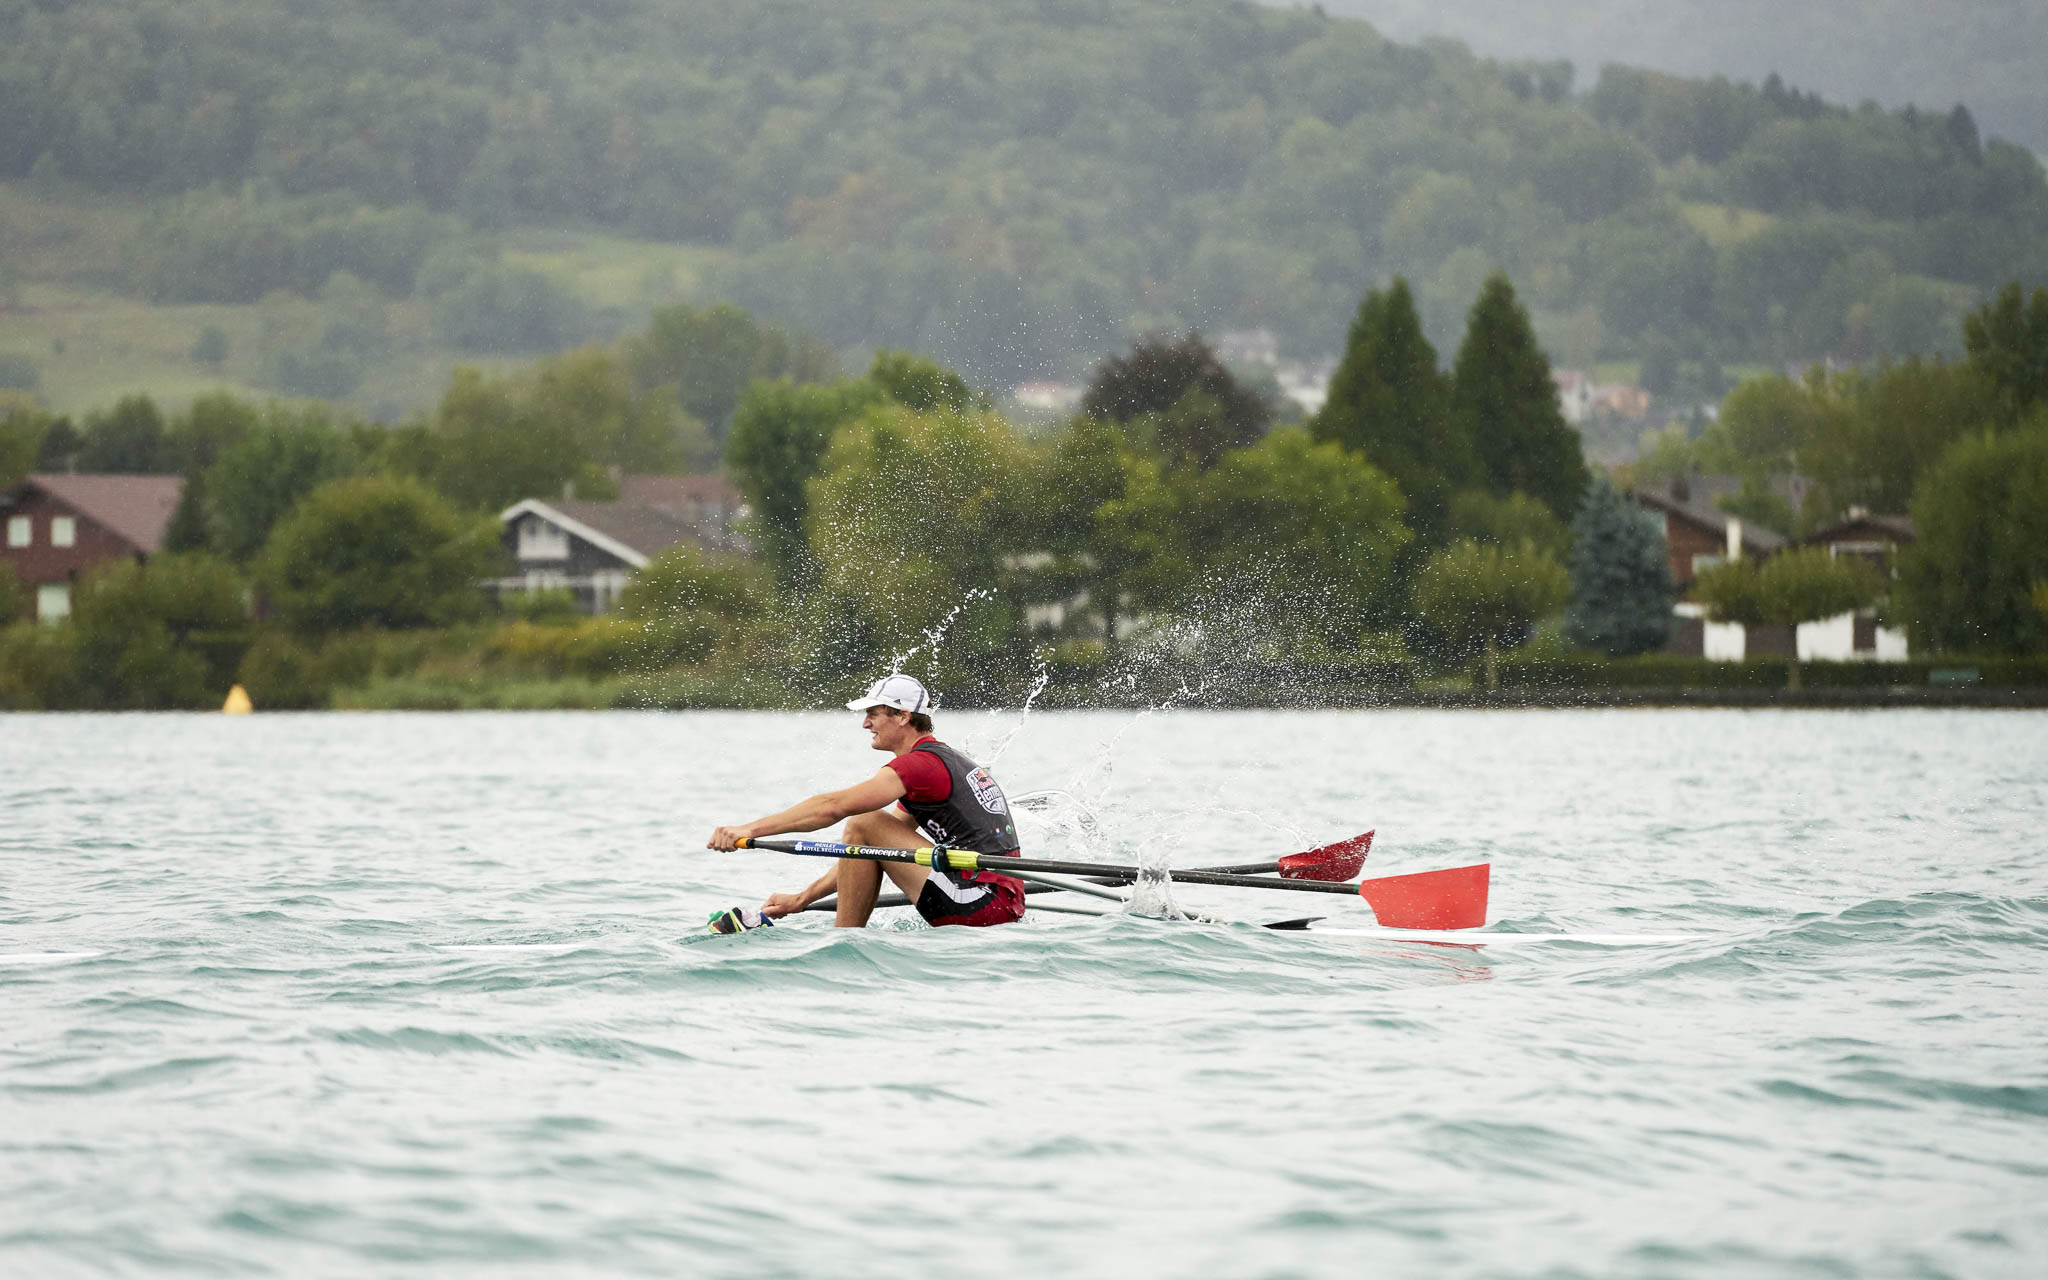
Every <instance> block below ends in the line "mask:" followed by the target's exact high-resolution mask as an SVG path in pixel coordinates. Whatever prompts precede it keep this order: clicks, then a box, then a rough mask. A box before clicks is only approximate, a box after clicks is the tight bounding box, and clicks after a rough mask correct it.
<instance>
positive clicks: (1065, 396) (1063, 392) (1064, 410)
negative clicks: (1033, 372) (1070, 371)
mask: <svg viewBox="0 0 2048 1280" xmlns="http://www.w3.org/2000/svg"><path fill="white" fill-rule="evenodd" d="M1083 390H1084V388H1081V387H1077V386H1075V385H1073V384H1072V383H1068V382H1020V383H1018V384H1017V385H1016V386H1014V387H1012V388H1010V403H1011V404H1012V405H1014V406H1015V407H1017V408H1018V409H1021V410H1023V411H1024V412H1026V413H1030V414H1036V415H1040V416H1043V417H1058V416H1060V415H1062V414H1068V413H1072V412H1073V411H1074V410H1075V409H1076V408H1077V407H1079V406H1080V403H1081V395H1082V393H1083Z"/></svg>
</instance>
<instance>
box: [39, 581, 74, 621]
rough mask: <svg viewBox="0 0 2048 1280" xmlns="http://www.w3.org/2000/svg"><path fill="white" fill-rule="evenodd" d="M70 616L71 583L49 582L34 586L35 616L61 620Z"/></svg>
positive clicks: (46, 619)
mask: <svg viewBox="0 0 2048 1280" xmlns="http://www.w3.org/2000/svg"><path fill="white" fill-rule="evenodd" d="M70 616H71V584H70V583H68V582H51V583H46V584H45V585H43V586H40V587H37V588H36V617H38V618H40V619H42V620H43V621H44V622H62V621H64V619H66V618H68V617H70Z"/></svg>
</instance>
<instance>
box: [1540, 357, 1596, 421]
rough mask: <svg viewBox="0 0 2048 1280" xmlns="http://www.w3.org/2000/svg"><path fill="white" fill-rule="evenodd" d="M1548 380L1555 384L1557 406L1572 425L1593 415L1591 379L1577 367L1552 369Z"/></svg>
mask: <svg viewBox="0 0 2048 1280" xmlns="http://www.w3.org/2000/svg"><path fill="white" fill-rule="evenodd" d="M1550 380H1551V381H1552V382H1555V383H1556V384H1557V407H1558V408H1559V409H1560V410H1562V411H1563V413H1564V420H1565V421H1566V422H1569V423H1570V424H1571V425H1573V426H1575V427H1576V426H1580V425H1582V424H1584V422H1585V421H1586V419H1588V418H1590V417H1592V416H1593V379H1591V378H1590V377H1587V376H1586V375H1585V374H1584V373H1582V372H1580V371H1579V370H1577V369H1552V370H1551V371H1550Z"/></svg>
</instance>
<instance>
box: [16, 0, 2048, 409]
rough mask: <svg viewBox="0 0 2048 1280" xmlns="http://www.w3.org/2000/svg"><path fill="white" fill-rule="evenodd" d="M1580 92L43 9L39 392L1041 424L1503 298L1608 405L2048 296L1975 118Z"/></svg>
mask: <svg viewBox="0 0 2048 1280" xmlns="http://www.w3.org/2000/svg"><path fill="white" fill-rule="evenodd" d="M1578 89H1579V90H1582V91H1583V92H1578V93H1575V92H1574V90H1573V87H1572V84H1571V82H1570V80H1569V79H1568V78H1567V77H1566V76H1564V75H1563V74H1561V73H1560V71H1559V69H1558V68H1556V67H1554V66H1550V65H1545V64H1540V63H1496V62H1491V61H1487V60H1484V59H1482V58H1479V57H1477V56H1475V55H1472V54H1470V53H1468V52H1466V51H1464V50H1463V49H1461V48H1458V47H1455V46H1447V45H1430V46H1427V47H1416V46H1409V45H1402V44H1398V43H1393V42H1390V41H1388V40H1385V39H1383V38H1382V37H1381V36H1380V35H1378V34H1377V33H1376V32H1375V30H1374V29H1373V28H1372V27H1370V26H1368V25H1367V24H1365V23H1363V22H1359V21H1354V20H1349V19H1341V18H1334V17H1328V16H1324V15H1321V14H1318V13H1316V12H1314V11H1311V10H1275V9H1261V8H1255V7H1252V6H1249V5H1244V4H1229V3H1221V2H1220V0H1201V2H1198V3H1186V4H1176V3H1168V2H1167V0H920V2H918V3H902V2H901V0H895V2H891V3H884V2H882V0H840V2H839V3H831V4H827V3H822V2H821V0H762V2H761V3H756V4H751V5H748V6H745V7H744V9H743V10H735V9H733V8H732V7H730V6H724V5H717V4H712V3H708V0H581V2H580V3H574V4H561V3H540V0H509V2H505V3H499V4H495V5H489V6H483V5H473V4H458V3H428V4H414V5H406V6H390V5H383V4H372V3H368V2H367V0H334V2H332V3H327V4H323V5H321V6H317V7H316V6H307V5H302V4H293V3H287V2H286V0H179V2H178V3H170V2H169V0H87V2H86V3H77V4H70V5H66V6H62V7H44V6H38V5H33V4H28V3H24V2H22V0H12V2H11V3H0V113H4V118H6V119H8V120H9V121H10V122H11V127H10V128H9V129H8V130H7V131H6V132H5V133H0V184H4V186H5V191H4V193H0V354H5V355H8V356H10V357H12V358H13V360H14V364H13V365H12V366H10V367H11V368H13V369H15V370H16V371H17V373H19V371H20V370H22V369H29V372H31V373H34V374H37V375H38V376H40V370H41V368H42V367H43V366H44V365H47V366H48V368H49V369H50V374H49V378H48V379H46V381H48V382H49V383H50V385H52V386H54V385H57V384H58V383H64V384H65V385H72V384H73V383H76V384H78V385H85V384H86V383H91V384H92V385H94V386H98V385H99V383H98V382H95V381H93V380H94V379H96V378H101V377H102V375H104V378H105V379H106V380H108V381H109V382H111V380H114V379H117V378H118V377H119V375H120V371H121V369H122V367H123V363H124V360H126V359H128V358H130V357H134V356H141V355H146V356H148V358H149V360H159V361H160V362H168V363H169V364H173V365H177V364H181V363H182V364H184V365H186V366H188V368H187V369H186V372H187V373H190V374H191V375H192V376H193V377H200V376H201V374H200V372H196V371H194V370H192V369H191V368H189V366H190V365H191V363H192V361H193V360H195V359H197V353H198V352H199V351H200V350H201V345H200V343H199V342H198V339H199V338H200V337H202V336H203V334H204V330H205V329H207V328H209V327H211V328H215V329H219V330H220V331H221V333H222V335H223V339H224V345H225V348H226V350H227V351H229V352H230V355H229V356H228V358H227V360H226V361H225V362H224V363H222V364H219V365H217V366H209V367H215V368H218V369H219V371H220V372H222V373H223V374H224V375H225V376H228V377H230V378H231V379H233V380H236V381H240V382H243V383H246V384H250V385H258V386H263V387H267V388H271V389H275V390H282V391H287V392H292V393H297V394H312V395H327V396H331V397H350V396H354V397H358V398H359V399H367V400H370V401H373V402H374V403H376V404H378V405H380V406H382V407H383V408H384V409H387V410H389V409H395V408H402V407H403V406H404V405H405V404H407V403H414V402H416V400H417V396H418V389H419V388H421V387H428V386H432V385H433V384H434V383H435V380H436V378H437V377H438V376H439V371H442V370H445V367H446V365H447V364H448V363H449V362H452V361H453V360H455V359H468V358H476V357H495V356H508V357H509V356H516V355H520V354H526V353H532V352H536V351H544V350H551V349H559V348H561V347H564V346H569V345H573V344H574V343H576V342H580V341H585V340H589V339H593V338H600V339H601V338H607V337H610V336H612V335H614V334H616V333H618V332H620V331H621V330H622V329H623V328H625V327H627V326H629V325H631V324H633V323H635V322H636V320H637V319H638V317H639V315H641V314H644V312H645V310H646V309H648V308H650V307H651V306H653V305H657V304H659V303H661V302H664V301H671V300H674V299H675V298H676V297H679V296H686V297H694V298H698V299H708V298H711V297H729V298H732V299H735V300H737V301H739V302H741V303H742V304H744V305H746V306H748V307H751V308H753V309H755V310H757V311H759V312H761V313H763V314H764V315H766V316H767V317H769V318H771V319H773V320H775V321H777V322H778V323H781V324H784V325H788V326H791V327H794V328H798V329H803V330H807V331H809V332H812V333H815V334H817V335H818V336H820V337H822V338H824V339H825V340H827V341H828V342H830V343H832V344H834V345H836V346H839V347H842V348H849V349H851V348H858V347H861V346H868V345H874V344H888V345H893V346H904V347H911V348H915V349H918V350H922V351H925V352H929V353H931V354H933V355H935V356H938V357H939V358H941V359H944V360H946V361H948V362H951V363H953V364H955V365H957V366H958V367H960V368H962V369H963V370H965V371H967V372H968V373H969V374H970V375H971V376H973V377H975V378H976V379H977V380H980V381H982V382H984V383H998V382H1004V381H1009V380H1015V379H1020V378H1026V377H1038V376H1047V375H1052V376H1068V377H1072V376H1075V375H1077V374H1079V373H1080V372H1081V371H1083V370H1085V369H1086V368H1087V367H1088V365H1090V364H1091V363H1092V362H1093V361H1094V360H1096V359H1097V358H1099V357H1100V356H1101V355H1102V354H1103V353H1105V352H1107V351H1110V350H1113V349H1115V348H1117V347H1119V346H1121V345H1122V344H1123V343H1124V342H1126V341H1127V340H1128V339H1129V337H1130V336H1132V335H1133V334H1136V333H1141V332H1146V331H1151V330H1155V329H1168V328H1179V327H1185V326H1199V327H1202V328H1204V329H1207V330H1210V331H1215V330H1220V329H1229V328H1249V327H1255V326H1264V327H1267V328H1270V329H1272V330H1273V331H1274V332H1275V333H1276V334H1278V335H1279V338H1280V341H1281V344H1282V347H1283V349H1284V350H1286V351H1287V352H1289V353H1291V354H1295V355H1300V356H1314V355H1319V354H1323V353H1328V352H1333V351H1334V350H1336V349H1337V348H1338V346H1339V345H1340V344H1341V341H1342V336H1343V332H1344V327H1345V324H1346V322H1347V321H1348V318H1349V316H1350V313H1351V311H1352V309H1353V308H1354V307H1355V306H1356V304H1357V301H1358V298H1359V296H1360V294H1361V293H1362V292H1363V290H1364V289H1365V288H1366V287H1367V286H1368V285H1370V284H1372V283H1374V282H1376V281H1379V280H1382V279H1384V278H1386V277H1387V276H1389V275H1391V274H1393V273H1396V272H1401V273H1405V274H1407V275H1408V276H1409V277H1410V278H1411V279H1412V280H1413V281H1414V282H1415V284H1416V290H1417V294H1418V298H1419V300H1420V302H1421V305H1422V308H1423V311H1424V318H1425V321H1426V323H1427V325H1428V327H1429V330H1430V332H1431V334H1432V336H1433V337H1434V338H1435V339H1436V340H1437V341H1438V343H1439V344H1440V345H1443V344H1446V343H1448V342H1449V341H1450V340H1451V339H1452V338H1453V337H1454V335H1455V333H1456V332H1457V330H1458V329H1459V327H1460V325H1461V322H1462V311H1463V309H1464V308H1465V307H1466V306H1468V305H1469V304H1470V301H1471V299H1472V297H1473V296H1474V294H1475V292H1476V291H1477V287H1478V283H1479V281H1480V280H1481V278H1483V276H1484V275H1485V274H1486V272H1487V271H1488V270H1489V269H1490V268H1491V267H1493V266H1495V265H1498V266H1502V267H1505V268H1506V269H1507V270H1508V271H1509V272H1510V273H1511V274H1512V275H1513V277H1514V278H1515V280H1516V282H1517V284H1518V286H1519V287H1520V288H1521V290H1522V292H1523V294H1524V296H1525V297H1526V298H1527V299H1528V301H1529V302H1530V304H1531V306H1532V308H1533V309H1534V311H1535V313H1536V317H1537V320H1538V324H1539V327H1540V331H1541V333H1542V336H1543V338H1544V340H1545V342H1546V343H1547V344H1548V345H1549V346H1550V347H1551V349H1552V351H1553V354H1555V355H1556V356H1557V357H1558V358H1560V359H1561V360H1564V361H1567V362H1570V363H1575V364H1589V363H1591V362H1593V361H1596V360H1601V359H1613V360H1629V359H1633V358H1636V357H1639V356H1640V355H1642V354H1644V352H1645V351H1646V350H1647V349H1649V348H1653V347H1654V348H1656V349H1658V350H1661V351H1665V352H1669V351H1672V350H1676V351H1678V352H1680V353H1681V354H1682V356H1683V358H1684V359H1686V360H1690V361H1695V362H1709V361H1721V362H1733V361H1745V360H1747V361H1771V362H1777V361H1785V360H1794V359H1804V358H1812V357H1816V356H1820V355H1837V356H1841V357H1844V358H1850V359H1863V358H1869V357H1873V356H1877V355H1882V354H1887V353H1904V352H1910V351H1918V350H1928V349H1933V348H1935V347H1937V346H1940V345H1942V344H1944V343H1947V342H1951V341H1952V335H1953V334H1954V332H1955V331H1956V324H1955V322H1956V318H1957V316H1958V315H1959V314H1960V313H1961V312H1962V311H1963V310H1965V309H1967V308H1968V307H1969V306H1970V305H1972V303H1973V301H1974V300H1975V299H1977V298H1979V297H1980V296H1981V295H1982V294H1983V293H1984V291H1986V290H1987V289H1988V288H1990V287H1993V286H1995V285H1997V284H1998V283H2000V282H2002V281H2004V280H2006V279H2009V278H2012V277H2015V276H2023V277H2032V278H2039V277H2042V276H2048V183H2044V179H2043V174H2042V170H2041V167H2040V165H2039V163H2038V162H2037V161H2036V160H2035V159H2034V157H2033V156H2032V155H2031V154H2030V153H2029V152H2027V151H2025V150H2024V149H2022V148H2019V147H2016V146H2012V145H2010V144H2006V143H2003V142H2000V141H1997V140H1995V139H1986V138H1984V137H1982V136H1981V135H1980V134H1979V132H1978V129H1977V127H1976V124H1975V122H1974V120H1973V119H1972V118H1971V117H1970V115H1969V113H1968V112H1966V111H1965V112H1951V111H1949V110H1948V109H1947V106H1946V104H1942V105H1941V109H1939V110H1930V111H1914V110H1901V111H1897V112H1881V111H1876V110H1849V109H1844V108H1840V107H1836V106H1832V105H1829V104H1827V103H1825V102H1823V101H1821V100H1820V99H1819V98H1817V97H1814V96H1812V95H1809V94H1803V93H1799V92H1796V91H1791V90H1787V89H1786V88H1784V87H1783V86H1782V85H1781V84H1779V83H1777V82H1771V83H1768V84H1765V85H1763V86H1752V85H1738V84H1730V83H1728V82H1726V81H1691V80H1684V79H1680V78H1677V77H1672V76H1667V75H1660V74H1654V73H1637V72H1628V71H1622V70H1614V71H1610V72H1608V73H1607V74H1605V75H1603V76H1602V77H1601V78H1600V79H1599V81H1598V82H1597V83H1595V84H1592V85H1590V86H1588V85H1580V86H1578ZM97 308H114V309H116V310H119V309H121V308H126V309H128V311H129V312H133V313H134V316H133V318H132V320H130V321H123V322H122V323H123V324H130V325H132V326H133V327H134V328H135V332H136V333H137V335H138V336H137V337H136V338H135V339H133V340H125V339H124V341H126V342H127V352H128V354H127V355H126V356H124V355H123V354H122V352H121V351H120V350H119V349H117V347H116V346H114V345H109V344H108V343H107V342H106V341H105V339H106V334H107V332H109V331H110V330H111V328H113V327H116V326H114V325H113V322H111V321H104V320H103V319H102V318H101V317H100V312H99V311H98V310H96V309H97ZM176 308H183V309H184V310H183V311H178V312H176V313H175V314H177V315H179V316H181V317H183V318H182V319H180V320H178V321H177V322H176V324H175V325H174V326H173V327H172V328H170V329H167V330H161V331H151V330H150V324H151V322H153V321H161V320H164V319H165V318H166V317H167V315H169V314H171V313H170V312H169V310H168V309H176ZM209 308H212V309H218V310H208V309H209ZM81 309H82V310H81ZM88 313H89V316H90V318H88V319H80V320H77V321H76V323H75V324H73V325H72V328H71V330H69V331H70V332H73V333H74V337H73V338H71V339H65V338H63V337H62V336H61V334H60V333H59V328H60V325H59V321H60V320H61V319H62V317H64V316H78V315H88ZM123 314H126V312H124V313H123ZM94 335H98V336H97V337H96V336H94ZM80 343H100V344H101V345H98V346H95V347H93V348H92V349H93V351H94V355H93V363H92V365H91V366H90V370H87V371H81V370H80V369H78V368H74V367H73V366H74V365H77V364H78V363H79V362H80V361H81V360H82V357H81V355H80V352H81V350H82V348H81V347H80V345H79V344H80ZM60 348H61V349H60ZM218 349H219V348H215V349H214V350H216V351H217V350H218ZM181 353H187V354H181ZM23 362H26V363H25V364H24V363H23ZM142 363H144V364H147V363H148V361H142ZM30 366H34V367H33V368H30ZM152 367H155V366H152ZM165 376H170V375H169V374H168V373H167V374H166V375H165Z"/></svg>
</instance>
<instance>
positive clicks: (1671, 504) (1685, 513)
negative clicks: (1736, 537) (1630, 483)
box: [1628, 489, 1786, 555]
mask: <svg viewBox="0 0 2048 1280" xmlns="http://www.w3.org/2000/svg"><path fill="white" fill-rule="evenodd" d="M1628 496H1629V497H1630V498H1632V499H1633V500H1634V501H1635V502H1636V503H1637V505H1639V506H1645V507H1654V508H1655V509H1657V510H1659V511H1662V512H1664V513H1665V514H1666V515H1669V516H1676V517H1678V518H1679V519H1681V520H1690V521H1691V522H1692V523H1693V524H1695V525H1697V526H1699V527H1700V528H1702V529H1707V530H1712V531H1714V532H1716V533H1718V534H1720V535H1721V536H1723V537H1726V536H1727V531H1728V522H1729V521H1730V520H1741V521H1742V545H1743V549H1744V550H1745V551H1750V552H1754V553H1756V554H1757V555H1769V554H1770V553H1771V552H1773V551H1776V550H1778V549H1779V548H1780V547H1782V546H1784V545H1785V542H1786V538H1785V535H1784V534H1782V533H1779V532H1777V531H1776V530H1775V529H1767V528H1765V527H1764V526H1763V525H1760V524H1758V523H1757V522H1756V521H1754V520H1749V519H1745V518H1744V517H1742V516H1735V515H1730V514H1729V513H1728V512H1726V511H1723V510H1721V508H1719V507H1716V506H1710V505H1708V504H1707V503H1704V502H1681V501H1679V500H1678V499H1677V498H1674V497H1672V496H1671V495H1670V494H1669V493H1660V492H1658V491H1657V490H1655V489H1631V490H1629V492H1628Z"/></svg>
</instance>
